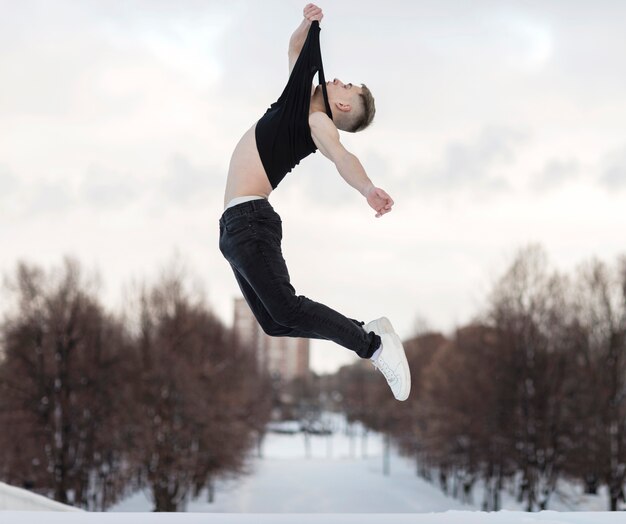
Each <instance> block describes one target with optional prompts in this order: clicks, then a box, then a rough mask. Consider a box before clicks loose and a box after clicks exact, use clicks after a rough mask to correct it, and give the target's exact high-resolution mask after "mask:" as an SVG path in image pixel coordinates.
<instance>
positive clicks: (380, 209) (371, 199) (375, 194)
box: [365, 186, 393, 218]
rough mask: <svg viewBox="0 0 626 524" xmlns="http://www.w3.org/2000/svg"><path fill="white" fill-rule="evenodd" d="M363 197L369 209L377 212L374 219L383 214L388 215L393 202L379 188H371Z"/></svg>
mask: <svg viewBox="0 0 626 524" xmlns="http://www.w3.org/2000/svg"><path fill="white" fill-rule="evenodd" d="M365 196H366V198H367V203H368V204H369V205H370V207H371V208H372V209H375V210H376V211H377V213H376V218H380V217H381V216H383V215H384V214H385V213H389V211H391V206H393V200H392V199H391V197H390V196H389V195H388V194H387V193H386V192H385V191H384V190H382V189H381V188H380V187H375V186H372V187H371V188H370V189H369V191H368V192H367V194H366V195H365Z"/></svg>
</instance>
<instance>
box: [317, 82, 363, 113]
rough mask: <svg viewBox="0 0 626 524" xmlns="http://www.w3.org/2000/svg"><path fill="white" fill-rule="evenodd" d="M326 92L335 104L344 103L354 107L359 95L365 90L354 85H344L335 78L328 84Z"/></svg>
mask: <svg viewBox="0 0 626 524" xmlns="http://www.w3.org/2000/svg"><path fill="white" fill-rule="evenodd" d="M326 91H327V92H328V98H329V99H331V100H333V101H334V102H344V103H347V104H350V105H351V106H353V107H354V106H355V103H356V99H357V95H359V94H360V93H361V92H362V91H363V89H362V88H361V87H358V86H355V85H352V83H349V84H344V83H343V82H342V81H341V80H339V79H338V78H335V79H334V80H333V81H332V82H331V81H330V80H329V81H328V82H326Z"/></svg>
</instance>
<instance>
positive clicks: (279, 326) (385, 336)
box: [219, 4, 411, 400]
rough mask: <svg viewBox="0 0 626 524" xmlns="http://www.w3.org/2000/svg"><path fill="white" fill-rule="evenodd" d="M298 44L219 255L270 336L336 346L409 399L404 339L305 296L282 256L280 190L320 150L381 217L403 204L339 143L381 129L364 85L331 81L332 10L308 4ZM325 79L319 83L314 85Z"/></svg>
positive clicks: (250, 147) (246, 159) (224, 222)
mask: <svg viewBox="0 0 626 524" xmlns="http://www.w3.org/2000/svg"><path fill="white" fill-rule="evenodd" d="M303 14H304V19H303V20H302V23H301V24H300V26H299V27H298V28H297V29H296V30H295V31H294V33H293V35H292V36H291V39H290V41H289V73H290V74H289V80H288V82H287V85H286V86H285V88H284V90H283V93H282V94H281V95H280V97H279V98H278V100H277V101H276V102H274V103H273V104H272V105H271V106H270V107H269V109H268V110H267V111H266V112H265V114H264V115H263V116H262V117H261V118H260V119H259V120H258V121H256V122H255V123H254V124H253V125H252V127H250V129H248V131H246V133H245V134H244V135H243V137H242V138H241V140H239V143H238V144H237V146H236V147H235V150H234V152H233V154H232V157H231V160H230V166H229V170H228V179H227V183H226V191H225V194H224V207H225V209H224V212H223V214H222V216H221V217H220V220H219V224H220V240H219V248H220V251H221V252H222V254H223V255H224V257H225V258H226V260H227V261H228V262H229V264H230V266H231V268H232V270H233V272H234V274H235V278H236V279H237V282H238V284H239V287H240V289H241V292H242V293H243V296H244V297H245V299H246V302H247V303H248V305H249V306H250V309H251V310H252V312H253V313H254V315H255V317H256V319H257V321H258V322H259V324H260V325H261V327H262V329H263V331H264V332H265V333H267V334H268V335H271V336H275V337H302V338H316V339H324V340H332V341H333V342H335V343H337V344H339V345H341V346H344V347H346V348H348V349H350V350H352V351H354V352H355V353H356V354H357V355H359V357H361V358H368V359H371V361H372V363H373V364H374V366H375V367H376V369H379V370H380V371H381V372H382V373H383V375H384V376H385V378H386V379H387V383H388V384H389V387H390V388H391V391H392V393H393V395H394V397H395V398H397V399H398V400H406V399H407V398H408V396H409V392H410V390H411V375H410V371H409V366H408V363H407V359H406V355H405V353H404V348H403V346H402V342H401V340H400V337H399V336H398V334H397V333H396V332H395V331H394V329H393V327H392V325H391V323H390V322H389V320H388V319H387V318H386V317H381V318H378V319H375V320H372V321H371V322H369V323H368V324H364V322H361V321H358V320H355V319H352V318H348V317H346V316H344V315H342V314H341V313H339V312H337V311H335V310H334V309H331V308H330V307H328V306H326V305H324V304H320V303H319V302H315V301H313V300H310V299H309V298H307V297H305V296H303V295H296V292H295V289H294V288H293V286H292V285H291V283H290V278H289V272H288V270H287V265H286V263H285V260H284V258H283V255H282V251H281V240H282V221H281V218H280V216H279V215H278V213H277V212H276V211H275V210H274V208H273V207H272V205H271V204H270V203H269V200H268V198H269V195H270V193H271V192H272V191H273V190H274V189H276V186H278V184H279V183H280V181H281V180H282V179H283V178H284V177H285V175H286V174H287V173H288V172H290V171H291V170H292V169H293V167H295V166H296V165H297V164H298V163H299V162H300V161H301V160H302V159H303V158H304V157H306V156H308V155H309V154H311V153H314V152H315V151H316V150H317V149H319V150H320V151H321V152H322V154H323V155H324V156H325V157H327V158H328V159H330V160H331V161H332V162H333V163H334V164H335V166H336V168H337V171H338V172H339V174H340V175H341V176H342V177H343V178H344V180H345V181H346V182H347V183H348V184H350V185H351V186H352V187H354V188H355V189H357V190H358V191H359V193H361V194H362V195H363V197H364V198H365V199H366V200H367V203H368V204H369V206H370V207H371V208H372V209H374V210H375V211H376V214H375V217H376V218H380V217H382V216H383V215H384V214H385V213H389V212H390V211H391V209H392V206H393V203H394V202H393V200H392V199H391V197H390V196H389V195H388V194H387V193H386V192H385V191H383V190H382V189H381V188H379V187H376V186H374V184H373V183H372V181H371V180H370V179H369V178H368V176H367V174H366V173H365V170H364V169H363V166H362V165H361V162H360V161H359V159H358V158H357V157H356V156H355V155H353V154H352V153H350V152H349V151H347V150H346V149H345V148H344V147H343V145H342V144H341V142H340V141H339V132H338V129H341V130H342V131H347V132H357V131H361V130H363V129H365V128H366V127H368V126H369V124H370V123H371V121H372V119H373V117H374V113H375V107H374V98H373V97H372V94H371V92H370V91H369V89H368V88H367V87H366V86H365V85H364V84H361V86H356V85H353V84H351V83H349V84H344V83H343V82H341V81H340V80H339V79H337V78H335V79H334V80H333V81H332V82H326V81H325V78H324V69H323V67H322V56H321V51H320V46H319V33H320V22H321V20H322V18H323V16H324V15H323V14H322V10H321V9H320V8H319V7H317V6H316V5H314V4H307V5H306V6H305V8H304V10H303ZM315 73H318V81H319V85H317V86H314V85H313V83H312V81H313V77H314V76H315Z"/></svg>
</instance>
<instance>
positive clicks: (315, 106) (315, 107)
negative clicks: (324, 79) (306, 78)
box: [309, 85, 332, 115]
mask: <svg viewBox="0 0 626 524" xmlns="http://www.w3.org/2000/svg"><path fill="white" fill-rule="evenodd" d="M316 111H321V112H322V113H324V114H326V104H324V95H323V94H322V88H321V86H319V85H318V86H317V87H316V88H315V92H314V93H313V96H312V97H311V103H310V104H309V115H310V114H311V113H314V112H316ZM331 112H332V106H331Z"/></svg>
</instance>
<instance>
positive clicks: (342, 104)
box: [335, 101, 352, 113]
mask: <svg viewBox="0 0 626 524" xmlns="http://www.w3.org/2000/svg"><path fill="white" fill-rule="evenodd" d="M335 106H336V107H337V109H339V111H343V112H344V113H348V112H349V111H350V110H351V109H352V106H351V105H350V104H347V103H345V102H340V101H337V102H335Z"/></svg>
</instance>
